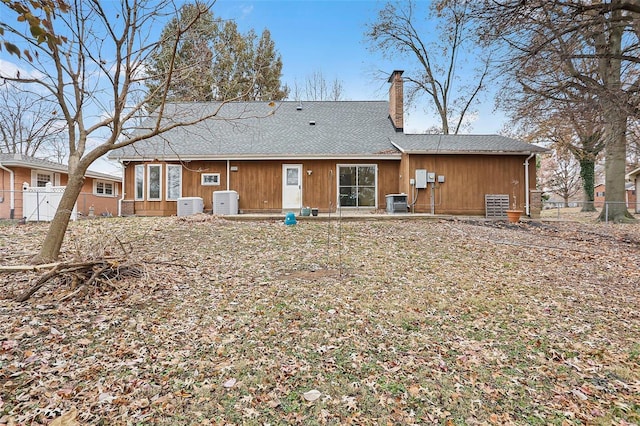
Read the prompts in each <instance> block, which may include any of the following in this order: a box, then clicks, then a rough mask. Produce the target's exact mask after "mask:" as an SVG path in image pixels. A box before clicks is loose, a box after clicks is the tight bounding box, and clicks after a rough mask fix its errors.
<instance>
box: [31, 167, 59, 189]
mask: <svg viewBox="0 0 640 426" xmlns="http://www.w3.org/2000/svg"><path fill="white" fill-rule="evenodd" d="M48 183H51V184H52V185H53V184H54V174H53V172H46V171H44V170H32V171H31V186H35V187H38V188H44V187H45V186H47V184H48Z"/></svg>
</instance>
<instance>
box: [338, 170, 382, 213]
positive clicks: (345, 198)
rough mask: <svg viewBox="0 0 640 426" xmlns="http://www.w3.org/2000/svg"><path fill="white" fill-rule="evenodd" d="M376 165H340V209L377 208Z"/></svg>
mask: <svg viewBox="0 0 640 426" xmlns="http://www.w3.org/2000/svg"><path fill="white" fill-rule="evenodd" d="M376 175H377V166H376V165H375V164H362V165H359V164H358V165H356V164H354V165H338V194H339V197H340V199H339V202H340V207H375V206H376V192H377V191H376Z"/></svg>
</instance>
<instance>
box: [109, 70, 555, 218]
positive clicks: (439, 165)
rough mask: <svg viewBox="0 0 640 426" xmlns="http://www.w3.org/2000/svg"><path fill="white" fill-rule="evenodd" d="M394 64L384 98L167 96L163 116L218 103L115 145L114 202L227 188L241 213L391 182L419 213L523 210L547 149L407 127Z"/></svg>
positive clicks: (329, 202)
mask: <svg viewBox="0 0 640 426" xmlns="http://www.w3.org/2000/svg"><path fill="white" fill-rule="evenodd" d="M401 74H402V72H401V71H396V72H394V73H393V74H392V76H391V78H390V79H389V81H390V83H391V86H390V91H389V101H338V102H335V101H331V102H324V101H317V102H298V101H283V102H277V103H266V102H233V103H227V104H223V105H220V104H214V103H179V104H170V105H167V109H166V111H167V114H168V115H167V117H172V116H180V117H189V118H192V119H193V118H196V117H197V116H198V115H199V114H200V115H202V114H206V113H207V112H208V111H211V110H214V109H218V108H219V109H220V110H219V112H218V115H217V116H216V117H215V118H213V119H208V120H206V121H203V122H200V123H198V124H195V125H192V126H189V127H177V128H174V129H172V130H170V131H169V132H167V133H164V134H163V135H162V136H158V137H154V138H151V139H148V140H145V141H141V142H138V143H136V144H135V147H133V146H128V147H124V148H122V149H119V150H117V151H114V152H112V153H111V154H110V158H111V159H115V160H118V161H120V162H121V163H122V164H123V166H124V194H123V201H122V205H121V213H122V214H124V215H133V214H135V215H143V216H166V215H175V214H176V213H177V212H178V202H179V200H180V199H183V198H189V197H198V198H201V199H202V201H203V208H204V210H205V211H214V210H215V194H216V193H220V192H226V191H233V194H237V195H236V196H237V200H235V201H237V210H238V211H237V212H239V213H255V212H265V213H267V212H282V211H289V210H293V211H295V210H297V209H300V208H301V207H303V206H308V207H311V208H317V209H319V211H320V212H321V213H322V212H335V211H336V210H337V209H338V208H342V209H359V210H376V209H379V210H384V209H385V208H386V201H387V199H388V196H389V195H390V194H398V195H404V196H405V197H406V201H407V210H408V211H411V212H416V213H436V214H438V213H442V214H469V215H484V214H485V195H487V194H501V195H502V196H505V197H507V198H508V200H509V201H508V202H509V204H510V205H511V204H515V206H516V207H517V208H520V209H525V210H528V208H529V205H530V195H529V194H530V192H529V191H530V190H535V155H536V154H537V153H542V152H544V151H545V149H543V148H540V147H537V146H535V145H531V144H526V143H523V142H520V141H516V140H513V139H510V138H506V137H502V136H497V135H489V136H478V135H457V136H444V135H426V134H416V135H411V134H405V133H404V129H403V115H402V109H403V102H402V101H403V99H402V97H403V89H402V79H401ZM155 119H156V117H153V116H151V117H150V118H149V120H150V121H148V122H147V123H146V124H145V123H143V127H145V126H150V125H151V123H152V122H153V120H155ZM167 119H170V118H167ZM423 176H424V179H423Z"/></svg>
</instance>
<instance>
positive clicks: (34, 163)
mask: <svg viewBox="0 0 640 426" xmlns="http://www.w3.org/2000/svg"><path fill="white" fill-rule="evenodd" d="M67 179H68V171H67V166H66V165H64V164H59V163H54V162H52V161H47V160H43V159H39V158H34V157H28V156H25V155H21V154H2V153H0V219H22V218H24V217H27V216H28V217H27V219H29V220H38V218H39V217H40V216H41V215H40V213H42V216H44V208H45V205H46V207H49V203H48V200H47V199H46V196H47V195H50V194H51V192H52V191H56V190H57V191H59V190H60V188H59V187H61V186H64V185H66V183H67ZM47 185H50V186H51V185H53V188H54V189H51V190H46V187H47ZM121 185H122V179H121V178H120V177H116V176H112V175H109V174H106V173H99V172H92V171H89V172H87V174H86V176H85V182H84V186H83V188H82V193H81V194H80V197H78V202H77V204H76V209H77V213H79V214H83V215H87V216H88V215H90V214H91V213H93V214H95V215H101V214H105V215H106V214H116V212H117V208H118V197H119V194H121V193H122V187H121ZM32 188H38V189H41V192H40V194H41V195H42V198H40V199H39V202H38V201H36V206H37V209H38V213H36V214H35V216H34V215H33V213H34V212H33V211H31V212H28V211H26V210H28V209H25V207H26V206H25V200H28V198H26V197H28V196H29V193H30V190H31V189H32ZM41 209H42V210H41ZM34 218H35V219H34Z"/></svg>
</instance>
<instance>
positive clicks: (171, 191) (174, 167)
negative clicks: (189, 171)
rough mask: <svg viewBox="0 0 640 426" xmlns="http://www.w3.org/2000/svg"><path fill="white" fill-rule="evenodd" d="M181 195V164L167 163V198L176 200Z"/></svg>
mask: <svg viewBox="0 0 640 426" xmlns="http://www.w3.org/2000/svg"><path fill="white" fill-rule="evenodd" d="M181 196H182V166H181V165H180V164H167V200H169V201H176V200H177V199H178V198H180V197H181Z"/></svg>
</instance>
